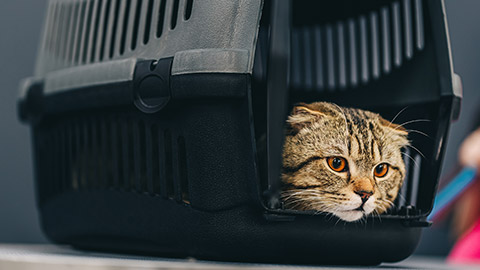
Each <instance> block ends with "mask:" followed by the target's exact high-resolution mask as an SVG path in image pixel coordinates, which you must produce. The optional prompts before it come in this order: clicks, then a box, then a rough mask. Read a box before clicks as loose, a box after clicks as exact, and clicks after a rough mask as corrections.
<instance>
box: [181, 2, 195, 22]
mask: <svg viewBox="0 0 480 270" xmlns="http://www.w3.org/2000/svg"><path fill="white" fill-rule="evenodd" d="M192 10H193V0H187V4H186V5H185V12H184V15H183V19H184V20H185V21H188V20H189V19H190V17H191V16H192Z"/></svg>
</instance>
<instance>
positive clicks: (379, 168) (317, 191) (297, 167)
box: [282, 102, 409, 221]
mask: <svg viewBox="0 0 480 270" xmlns="http://www.w3.org/2000/svg"><path fill="white" fill-rule="evenodd" d="M287 123H288V127H287V135H286V138H285V145H284V150H283V172H282V181H283V183H284V189H283V193H282V197H283V199H284V203H285V206H286V207H287V208H293V209H299V210H316V211H321V212H328V213H332V214H334V215H336V216H337V217H339V218H341V219H343V220H345V221H355V220H359V219H361V218H362V217H363V216H366V215H368V214H370V213H372V212H374V211H376V213H377V214H380V213H382V212H384V211H385V210H387V209H388V208H389V207H390V206H391V205H392V204H393V201H394V200H395V198H396V197H397V194H398V191H399V189H400V187H401V186H402V183H403V179H404V177H405V165H404V162H403V159H402V152H401V149H402V147H405V146H407V145H408V144H409V141H408V139H407V135H408V133H407V131H406V130H405V129H404V128H403V127H402V126H400V125H397V124H394V123H391V122H389V121H387V120H385V119H383V118H382V117H381V116H380V115H378V114H376V113H373V112H369V111H364V110H360V109H352V108H342V107H339V106H337V105H335V104H332V103H326V102H317V103H312V104H299V105H297V106H295V107H294V109H293V111H292V113H291V115H290V116H289V118H288V121H287Z"/></svg>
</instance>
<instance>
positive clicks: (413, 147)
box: [407, 145, 427, 159]
mask: <svg viewBox="0 0 480 270" xmlns="http://www.w3.org/2000/svg"><path fill="white" fill-rule="evenodd" d="M407 147H411V148H412V149H414V150H416V151H417V152H418V153H419V154H420V155H421V156H422V157H423V158H424V159H427V158H426V157H425V155H424V154H423V153H422V152H421V151H420V150H418V148H416V147H415V146H413V145H407Z"/></svg>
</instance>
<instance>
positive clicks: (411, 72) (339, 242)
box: [18, 0, 461, 264]
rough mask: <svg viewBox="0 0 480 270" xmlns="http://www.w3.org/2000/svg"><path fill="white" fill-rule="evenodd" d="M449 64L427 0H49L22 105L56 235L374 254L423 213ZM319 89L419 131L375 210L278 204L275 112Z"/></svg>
mask: <svg viewBox="0 0 480 270" xmlns="http://www.w3.org/2000/svg"><path fill="white" fill-rule="evenodd" d="M459 82H460V81H459V79H458V78H457V77H455V76H453V73H452V67H451V59H450V51H449V42H448V34H447V30H446V23H445V12H444V7H443V2H442V1H440V0H391V1H388V0H382V1H380V0H372V1H355V0H337V1H328V2H326V1H306V0H305V1H282V0H276V1H275V0H272V1H267V0H265V1H261V0H236V1H214V0H202V1H194V0H143V1H142V0H72V1H67V0H51V1H49V2H48V9H47V15H46V20H45V26H44V32H43V38H42V40H41V43H40V49H39V53H38V59H37V65H36V70H35V76H34V77H32V78H29V79H26V80H25V81H24V83H23V86H22V91H21V96H20V98H19V105H18V107H19V115H20V118H21V119H22V120H23V121H26V122H28V123H29V124H30V125H31V128H32V138H33V147H34V163H35V180H36V189H37V202H38V207H39V210H40V216H41V223H42V226H43V230H44V231H45V233H46V235H47V236H48V237H49V238H50V239H51V240H53V241H54V242H56V243H62V244H70V245H73V246H75V247H78V248H85V249H96V250H106V251H117V252H130V253H142V254H153V255H162V256H166V255H168V256H180V257H185V256H193V257H196V258H204V259H214V260H233V261H259V262H260V261H261V262H282V263H329V264H353V263H355V264H378V263H380V262H393V261H398V260H401V259H403V258H406V257H407V256H409V255H410V254H411V253H412V252H413V250H414V249H415V246H416V244H417V242H418V240H419V236H420V233H421V229H422V227H425V226H427V225H428V224H429V223H428V222H427V221H426V216H427V215H428V213H429V212H430V210H431V208H432V201H433V199H434V194H435V190H436V185H437V179H438V175H439V171H440V166H441V162H442V157H443V152H444V149H445V140H446V135H447V132H448V127H449V124H450V121H451V120H452V119H454V118H456V117H457V115H458V110H459V102H460V96H461V93H460V91H461V86H460V84H459ZM319 100H325V101H333V102H336V103H338V104H340V105H344V106H354V107H358V108H365V109H369V110H373V111H376V112H379V113H381V114H382V115H383V116H384V117H385V118H387V119H390V120H392V119H393V118H394V116H395V115H396V114H397V113H398V112H399V111H401V110H402V109H403V112H402V113H401V114H400V115H399V116H398V117H397V119H395V121H396V122H398V123H403V122H407V123H410V124H408V125H407V127H408V128H409V129H415V130H416V131H417V132H412V133H411V136H410V139H411V140H412V145H413V147H414V148H413V149H416V150H418V151H420V152H422V153H423V156H422V155H421V154H419V153H417V152H416V150H406V151H407V152H406V154H407V155H409V156H411V157H412V159H411V160H410V159H406V165H407V168H408V176H407V180H406V184H405V185H404V186H403V189H402V191H401V192H402V196H400V199H398V200H397V201H396V205H395V207H394V208H393V209H392V210H391V211H389V212H388V213H386V214H383V215H381V216H380V217H368V218H367V219H366V221H364V222H361V223H346V222H343V221H340V220H338V219H336V218H335V217H331V216H327V215H324V214H313V213H310V212H301V211H293V210H287V209H283V206H282V203H281V201H280V200H279V199H278V198H279V196H278V194H279V188H280V187H279V182H280V180H279V175H280V169H281V151H282V140H283V138H282V136H283V128H284V123H285V119H286V115H287V112H288V111H289V110H290V108H291V106H292V104H294V103H295V102H298V101H304V102H309V101H319ZM419 119H420V120H419ZM421 119H428V120H429V121H426V122H420V121H421ZM422 133H423V135H426V136H423V135H422ZM264 137H266V144H265V145H263V144H261V143H258V142H259V141H260V139H261V138H264Z"/></svg>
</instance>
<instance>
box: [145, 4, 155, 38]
mask: <svg viewBox="0 0 480 270" xmlns="http://www.w3.org/2000/svg"><path fill="white" fill-rule="evenodd" d="M152 14H153V0H148V7H147V17H146V18H145V31H144V32H143V44H147V43H148V40H149V39H150V27H151V24H152Z"/></svg>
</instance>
